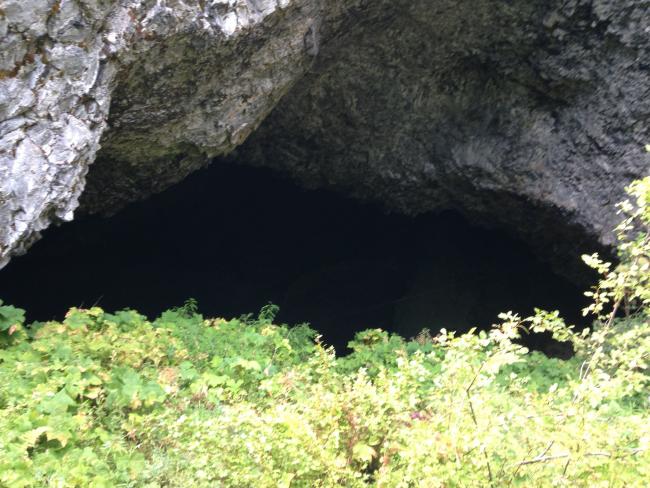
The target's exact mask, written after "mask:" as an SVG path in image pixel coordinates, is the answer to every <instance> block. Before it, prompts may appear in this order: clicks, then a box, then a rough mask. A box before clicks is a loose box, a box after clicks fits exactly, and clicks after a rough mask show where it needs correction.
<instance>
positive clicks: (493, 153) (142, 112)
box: [0, 0, 650, 263]
mask: <svg viewBox="0 0 650 488" xmlns="http://www.w3.org/2000/svg"><path fill="white" fill-rule="evenodd" d="M649 11H650V0H562V1H560V0H498V1H494V0H435V1H434V0H408V1H407V0H374V1H371V0H327V1H325V0H322V1H321V0H197V1H189V0H187V1H181V0H155V1H154V0H138V1H135V0H122V1H101V0H61V1H58V0H0V69H1V70H2V71H1V72H0V73H1V76H0V121H2V122H0V158H2V159H1V160H0V261H2V260H4V261H6V259H7V258H8V257H9V256H10V255H11V254H15V253H20V252H22V251H24V250H25V249H26V248H27V247H28V245H29V244H30V243H31V242H33V240H34V239H35V238H37V237H38V233H39V231H40V230H42V229H43V228H45V227H46V226H47V225H48V224H49V223H51V222H53V221H60V220H67V219H70V218H72V215H73V212H74V210H75V208H76V207H77V204H78V199H79V196H80V194H81V192H82V190H83V189H84V186H85V177H86V172H87V171H88V168H89V165H90V163H91V162H93V161H94V160H95V159H96V162H95V163H94V164H93V165H92V166H91V171H90V174H89V181H88V185H87V187H86V190H85V192H84V194H83V196H82V210H84V211H86V212H104V213H111V212H114V211H116V210H118V209H119V208H121V207H122V206H123V205H125V204H126V203H128V202H129V201H133V200H136V199H140V198H146V197H147V196H148V195H150V194H151V193H153V192H157V191H160V190H162V189H164V188H165V187H167V186H169V185H171V184H173V183H175V182H177V181H179V180H180V179H182V178H183V177H184V176H186V175H187V174H188V173H190V172H191V171H194V170H196V169H197V168H199V167H201V166H203V165H204V164H206V162H207V161H208V160H210V159H211V158H214V157H219V156H225V155H228V154H229V153H231V152H232V151H233V150H234V149H235V148H237V147H238V146H240V145H241V144H242V143H244V141H246V142H245V143H244V144H243V146H241V148H240V149H238V150H237V151H236V152H235V153H233V154H231V155H230V156H229V157H228V160H231V161H236V162H241V163H245V164H255V165H262V166H270V167H273V168H277V169H279V170H281V171H285V172H287V173H288V174H290V175H292V176H293V177H295V178H297V179H299V180H300V181H301V182H303V184H305V185H307V186H310V187H332V188H336V189H339V190H340V191H343V192H346V193H348V194H351V195H354V196H357V197H359V198H364V199H371V200H377V201H381V202H383V203H384V204H385V205H386V206H387V208H390V209H394V210H398V211H403V212H408V213H420V212H425V211H431V210H436V209H440V208H448V207H453V208H457V209H460V210H461V211H463V212H465V213H466V214H467V215H468V216H470V217H471V218H473V219H475V220H477V221H479V222H483V223H484V224H486V225H501V226H505V227H507V228H510V229H511V230H512V231H513V232H515V233H517V234H518V235H521V236H522V237H523V238H525V239H527V240H528V241H529V242H530V243H531V244H532V245H533V246H535V247H536V248H537V249H538V251H539V252H540V253H542V254H545V255H547V256H549V257H552V258H555V259H556V263H559V262H560V261H559V260H558V259H557V257H558V256H569V255H570V254H575V253H576V252H577V250H578V249H584V248H585V246H587V245H590V246H594V245H596V244H601V245H605V246H606V245H609V244H611V242H612V240H611V239H612V234H611V228H612V227H613V226H614V225H615V222H616V215H615V213H614V211H613V207H612V204H613V203H614V202H616V201H618V200H620V199H621V198H622V196H623V188H624V187H625V185H626V184H627V183H628V182H629V181H630V180H631V179H633V178H635V177H638V176H641V175H645V174H648V162H649V161H648V156H647V155H646V154H645V153H644V152H643V146H644V144H646V143H647V142H648V141H650V137H648V136H649V134H648V117H649V115H650V97H649V96H648V95H649V93H648V92H649V90H650V80H649V75H650V71H649V70H650V64H648V48H649V47H650V28H649V26H650V22H649V20H650V19H649V14H648V12H649ZM27 12H29V13H27ZM251 134H252V136H251ZM249 136H250V137H249ZM100 138H101V146H102V149H101V150H100V151H99V153H97V151H98V147H99V143H100Z"/></svg>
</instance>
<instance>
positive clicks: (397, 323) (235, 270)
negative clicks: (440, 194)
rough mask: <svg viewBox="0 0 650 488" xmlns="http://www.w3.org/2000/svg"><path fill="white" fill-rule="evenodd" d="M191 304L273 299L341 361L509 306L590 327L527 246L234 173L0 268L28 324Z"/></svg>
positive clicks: (229, 312) (0, 285) (251, 308)
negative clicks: (76, 313) (351, 353)
mask: <svg viewBox="0 0 650 488" xmlns="http://www.w3.org/2000/svg"><path fill="white" fill-rule="evenodd" d="M189 297H192V298H195V299H196V300H197V301H198V303H199V308H200V310H201V312H202V313H203V314H205V315H206V316H221V317H233V316H239V315H241V314H245V313H251V312H253V313H254V312H257V311H259V310H260V308H261V307H262V306H263V305H265V304H266V303H268V302H273V303H275V304H277V305H279V306H280V314H279V316H278V317H277V319H278V321H281V322H285V323H289V324H296V323H302V322H309V323H311V324H312V326H313V327H314V328H315V329H316V330H318V331H319V332H320V333H321V334H322V335H323V340H324V342H326V343H328V344H331V345H334V346H335V348H336V350H337V351H339V352H344V351H345V348H346V345H347V342H348V341H349V340H351V339H352V338H353V336H354V333H355V332H357V331H359V330H362V329H365V328H371V327H372V328H382V329H385V330H388V331H391V332H397V333H400V334H401V335H403V336H405V337H412V336H414V335H416V334H417V332H418V331H419V330H420V329H422V328H424V327H427V328H429V329H431V330H432V331H433V332H435V331H437V330H439V329H440V328H442V327H445V328H447V329H450V330H457V331H466V330H467V329H469V328H470V327H473V326H477V327H479V328H487V327H489V326H490V325H491V324H493V323H495V322H496V321H497V320H498V319H497V315H498V313H499V312H502V311H507V310H512V311H514V312H517V313H520V314H529V313H531V312H532V311H533V308H534V307H540V308H545V309H551V310H555V309H558V310H560V311H561V312H562V314H563V315H564V317H565V318H566V319H567V320H568V321H569V322H571V323H577V324H579V325H580V322H581V320H584V319H581V314H580V310H581V308H582V307H583V306H584V305H585V297H584V296H583V289H582V287H580V286H577V285H574V284H572V283H571V282H569V281H567V280H566V279H565V278H563V277H561V276H558V275H557V274H555V273H554V272H553V271H552V270H551V268H550V266H549V265H548V264H547V263H544V262H541V261H539V260H538V259H537V258H536V257H535V256H534V255H533V254H532V252H531V251H530V250H529V249H528V247H527V246H526V245H525V244H524V243H523V242H521V241H519V240H517V239H516V238H513V237H512V236H510V235H508V234H506V233H504V232H502V231H498V230H486V229H485V228H482V227H477V226H475V225H471V224H469V223H468V222H467V221H466V220H465V219H464V218H463V217H462V216H460V215H459V214H456V213H454V212H451V211H448V212H442V213H439V214H435V215H434V214H430V215H422V216H419V217H406V216H403V215H397V214H389V213H386V212H385V211H384V210H383V209H381V208H379V207H377V206H375V205H371V204H366V203H362V202H359V201H356V200H352V199H348V198H346V197H343V196H341V195H338V194H335V193H331V192H328V191H324V190H311V191H307V190H303V189H301V188H299V187H298V186H296V185H295V184H294V183H292V182H291V181H289V180H286V179H283V178H282V177H280V176H278V175H276V174H275V173H273V172H271V171H269V170H264V169H258V168H250V167H245V166H240V165H234V164H224V163H213V164H212V165H211V166H209V167H208V168H206V169H204V170H201V171H199V172H197V173H195V174H193V175H191V176H190V177H188V178H187V179H186V180H185V181H183V182H182V183H180V184H178V185H176V186H175V187H173V188H171V189H169V190H167V191H165V192H164V193H161V194H159V195H156V196H154V197H152V198H150V199H148V200H146V201H143V202H139V203H134V204H131V205H130V206H129V207H128V208H126V209H125V210H123V211H122V212H120V213H118V214H117V215H115V216H113V217H111V218H103V217H98V216H93V217H86V218H81V219H79V220H76V221H75V222H73V223H70V224H66V225H63V226H61V227H58V228H55V229H50V230H48V231H46V232H45V234H44V238H43V240H41V241H40V242H39V243H37V244H36V245H35V246H34V247H33V249H32V250H31V251H30V252H29V253H28V254H27V255H26V256H23V257H19V258H15V259H14V260H13V261H12V262H11V263H10V264H9V265H8V266H7V267H6V268H5V269H4V270H2V271H0V298H2V299H3V300H4V301H5V302H7V303H11V304H13V305H16V306H19V307H22V308H25V309H26V310H27V312H28V317H27V318H28V320H39V321H43V320H48V319H53V318H57V319H60V318H62V316H63V315H64V313H65V311H66V310H67V308H68V307H71V306H82V307H90V306H93V305H99V306H101V307H103V308H105V309H106V310H109V311H114V310H117V309H122V308H133V309H136V310H138V311H140V312H141V313H143V314H145V315H147V316H148V317H149V318H155V317H156V316H157V315H158V314H160V313H161V312H162V311H163V310H165V309H168V308H171V307H173V306H178V305H181V304H182V303H183V302H184V301H185V300H186V299H187V298H189ZM528 343H529V344H528V345H530V346H532V347H535V348H538V349H542V350H544V347H545V344H547V343H548V340H547V339H540V338H537V339H535V338H529V339H528Z"/></svg>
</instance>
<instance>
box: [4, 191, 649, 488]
mask: <svg viewBox="0 0 650 488" xmlns="http://www.w3.org/2000/svg"><path fill="white" fill-rule="evenodd" d="M630 191H631V196H632V197H633V199H634V200H633V201H632V202H626V203H624V204H622V205H621V210H622V211H623V212H625V213H626V215H627V218H626V220H625V221H624V222H623V224H622V225H621V227H620V228H619V235H620V237H621V239H622V243H621V248H620V249H621V254H620V258H621V262H620V264H619V265H617V266H612V265H610V264H607V263H604V262H602V261H601V260H600V259H599V257H598V256H596V255H592V256H588V257H586V261H587V262H588V263H589V264H590V265H591V266H593V267H595V268H596V269H597V270H598V271H600V272H601V273H602V279H601V280H600V282H599V284H598V286H597V287H595V288H594V290H592V292H591V293H592V297H593V304H592V305H591V306H590V307H589V308H588V309H587V310H586V312H587V313H593V314H595V321H594V325H593V328H592V329H591V330H586V331H577V330H575V329H574V328H572V327H571V326H567V325H566V324H565V323H564V321H563V320H562V319H561V318H560V317H559V315H558V314H557V313H556V312H543V311H538V312H537V313H536V315H535V316H533V317H529V318H520V317H518V316H516V315H513V314H511V313H506V314H503V315H502V316H501V319H502V322H501V324H500V325H498V326H495V327H494V328H493V329H492V330H491V331H489V332H476V331H470V332H469V333H467V334H463V335H459V336H456V335H455V334H454V333H453V332H446V331H442V332H441V333H439V334H438V335H436V336H431V334H429V333H428V331H423V333H422V334H420V335H419V336H418V337H417V338H415V339H414V340H411V341H407V340H405V339H403V338H401V337H398V336H395V335H390V334H387V333H386V332H383V331H380V330H369V331H365V332H362V333H360V334H358V335H357V337H356V338H355V340H354V341H352V342H351V344H350V347H351V349H352V350H353V352H352V354H350V355H349V356H347V357H343V358H337V357H336V356H335V354H334V351H333V350H332V349H331V348H328V347H326V346H325V345H323V344H322V343H321V342H320V340H319V338H318V337H317V335H316V333H315V332H314V331H312V330H311V329H309V328H308V327H307V326H300V327H297V328H289V327H286V326H277V325H274V324H273V321H274V317H275V312H276V311H277V309H276V308H275V307H273V306H267V307H265V308H264V309H263V310H262V312H261V313H260V314H259V316H257V317H253V316H246V317H241V318H239V319H233V320H225V319H205V318H203V317H202V316H201V315H200V314H199V313H198V312H197V307H196V303H195V302H192V301H190V302H188V303H186V305H185V306H183V307H181V308H177V309H173V310H170V311H168V312H165V313H164V314H163V315H162V316H161V317H160V318H158V319H157V320H155V321H153V322H149V321H148V320H147V319H146V318H145V317H143V316H141V315H139V314H138V313H136V312H134V311H130V310H126V311H121V312H117V313H115V314H109V313H106V312H104V311H102V310H101V309H99V308H92V309H89V310H80V309H71V310H70V312H69V313H68V314H67V316H66V318H65V320H64V321H63V322H47V323H44V324H33V325H32V326H29V327H25V325H24V313H23V312H22V311H21V310H18V309H16V308H13V307H10V306H6V305H2V304H1V303H0V344H1V345H0V410H1V413H2V415H0V452H1V453H2V455H1V456H0V486H3V487H11V488H13V487H31V486H56V487H104V486H106V487H108V486H143V487H163V486H178V487H186V486H192V487H194V486H197V487H202V486H205V487H208V486H210V487H213V486H227V487H251V486H255V487H261V488H263V487H318V486H321V487H335V486H345V487H369V486H376V487H416V486H418V487H419V486H422V487H436V486H441V487H442V486H445V487H453V486H459V487H460V486H463V487H483V486H495V487H497V486H498V487H500V486H526V487H528V486H585V487H586V486H589V487H592V486H638V487H642V486H647V480H648V479H650V451H649V449H650V415H649V414H648V411H649V410H648V407H650V388H649V386H650V385H649V368H648V360H649V357H650V328H649V326H648V311H649V310H650V304H649V303H648V301H649V300H650V285H649V283H650V274H649V273H650V271H649V268H650V240H649V237H648V232H649V229H650V228H649V224H650V207H649V206H648V200H649V199H650V179H648V180H644V181H642V182H639V183H636V184H635V185H633V186H632V188H631V189H630ZM529 332H546V333H548V332H550V333H552V334H553V336H554V337H555V338H556V339H557V340H560V341H567V342H570V343H571V345H572V347H573V348H574V350H575V351H576V355H575V357H573V358H571V359H569V360H566V361H565V360H560V359H552V358H547V357H546V356H544V355H542V354H540V353H536V352H530V351H528V350H527V349H526V348H524V347H523V346H521V345H520V344H519V343H518V339H519V338H520V334H522V333H529Z"/></svg>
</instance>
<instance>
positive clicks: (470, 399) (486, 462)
mask: <svg viewBox="0 0 650 488" xmlns="http://www.w3.org/2000/svg"><path fill="white" fill-rule="evenodd" d="M484 365H485V363H481V366H480V367H479V368H478V371H477V372H476V374H475V375H474V378H473V379H472V381H471V383H470V384H469V386H468V387H467V388H466V389H465V395H467V401H468V402H469V411H470V413H471V414H472V421H473V422H474V426H475V427H477V428H478V421H477V420H476V413H475V412H474V404H473V403H472V396H471V395H470V393H469V392H470V390H471V389H472V387H473V386H474V383H476V380H477V379H478V375H479V374H481V371H482V370H483V366H484ZM482 451H483V457H485V464H486V465H487V470H488V477H489V479H490V485H492V486H494V477H493V476H492V466H490V458H489V457H488V454H487V452H486V451H485V450H484V449H483V450H482Z"/></svg>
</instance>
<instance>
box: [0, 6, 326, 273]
mask: <svg viewBox="0 0 650 488" xmlns="http://www.w3.org/2000/svg"><path fill="white" fill-rule="evenodd" d="M319 3H320V2H290V0H200V1H196V0H155V1H154V0H119V1H117V0H0V266H1V265H2V264H5V263H6V262H7V260H8V258H9V256H10V255H12V254H18V253H21V252H24V251H25V250H26V249H27V248H28V246H29V245H30V244H31V243H32V242H33V241H34V240H35V239H37V238H38V237H39V232H40V231H41V230H42V229H44V228H45V227H47V226H48V225H49V224H50V223H52V222H56V221H61V220H70V219H72V218H73V212H74V211H75V209H76V208H77V206H78V201H79V196H80V195H81V193H82V191H83V189H84V187H85V178H86V174H87V172H88V168H89V165H90V164H91V163H92V162H93V161H94V160H95V158H96V155H97V151H98V149H99V147H100V146H99V144H100V138H102V136H103V135H104V141H103V142H102V145H103V146H104V147H105V151H104V154H107V153H110V154H111V155H110V156H104V158H108V159H110V161H111V162H114V166H115V167H114V168H113V169H112V170H111V171H109V175H110V177H111V178H115V179H114V180H113V181H103V182H99V184H100V185H101V186H102V187H106V192H103V194H102V195H100V196H99V197H98V202H97V204H96V207H97V208H101V209H103V210H106V209H110V208H111V206H113V207H115V206H117V205H122V204H124V203H125V202H127V201H129V200H132V199H135V198H143V197H146V196H147V195H148V194H150V193H151V192H152V191H158V190H160V189H162V188H164V187H166V186H168V185H170V184H172V183H174V182H176V181H178V180H179V179H181V178H183V177H184V176H185V175H186V174H187V173H188V172H190V171H192V170H193V169H196V168H197V167H199V166H200V165H202V164H204V163H205V161H206V160H207V158H208V157H211V156H214V155H218V154H224V153H226V152H228V151H229V150H231V149H232V148H234V147H235V146H236V145H237V144H239V143H241V142H242V141H243V140H244V139H245V138H246V136H247V135H248V134H249V133H250V132H251V131H252V130H253V129H254V128H255V127H256V126H257V124H259V122H260V121H261V120H262V119H263V118H264V117H265V116H266V115H267V114H268V113H269V112H270V111H271V109H272V108H273V107H274V105H275V104H276V103H277V101H278V100H279V99H280V98H281V97H282V95H283V94H284V93H286V91H287V90H288V89H289V88H290V86H291V85H292V84H293V83H294V82H295V81H296V80H297V79H298V78H299V77H300V75H302V73H303V71H304V68H305V66H307V64H308V63H307V60H308V59H309V58H310V57H312V56H313V55H312V54H310V48H309V47H308V45H306V44H308V43H307V41H306V39H307V40H308V39H309V38H311V37H314V36H315V35H316V34H315V30H314V29H315V28H316V27H315V25H316V24H315V23H316V22H317V19H318V15H319V7H318V4H319ZM111 107H112V108H111ZM109 113H110V114H111V115H112V118H111V121H110V126H111V130H110V131H108V132H106V129H107V127H108V123H107V120H108V116H109ZM100 170H101V168H100Z"/></svg>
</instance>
